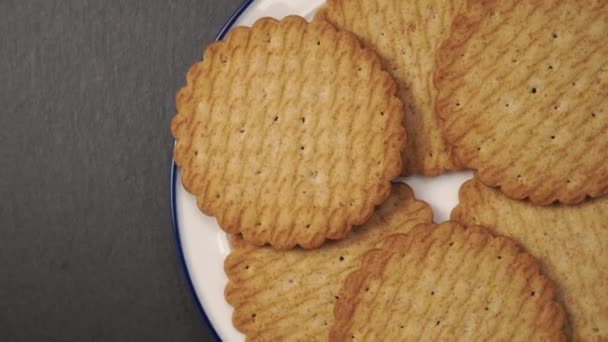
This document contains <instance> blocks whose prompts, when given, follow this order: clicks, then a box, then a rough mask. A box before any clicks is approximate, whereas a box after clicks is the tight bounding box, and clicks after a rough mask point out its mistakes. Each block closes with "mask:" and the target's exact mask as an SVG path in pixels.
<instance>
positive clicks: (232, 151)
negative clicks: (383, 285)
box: [171, 16, 405, 249]
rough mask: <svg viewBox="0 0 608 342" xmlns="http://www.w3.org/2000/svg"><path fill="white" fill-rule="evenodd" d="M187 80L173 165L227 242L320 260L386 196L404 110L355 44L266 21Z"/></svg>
mask: <svg viewBox="0 0 608 342" xmlns="http://www.w3.org/2000/svg"><path fill="white" fill-rule="evenodd" d="M187 80H188V82H187V86H186V87H185V88H183V89H181V90H180V91H179V93H178V95H177V110H178V113H177V115H176V116H175V118H174V119H173V121H172V126H171V128H172V132H173V135H174V136H175V138H176V141H177V142H176V146H175V151H174V157H175V161H176V163H177V164H178V165H179V166H180V167H181V170H182V174H181V178H182V183H183V185H184V187H185V188H186V190H188V191H189V192H191V193H192V194H194V195H196V196H197V200H198V206H199V208H200V209H201V210H202V211H203V212H204V213H205V214H207V215H211V216H216V217H217V219H218V222H219V225H220V226H221V227H222V228H223V229H224V230H225V231H227V232H228V233H242V235H243V236H244V238H245V240H247V241H250V242H252V243H254V244H256V245H263V244H266V243H269V244H271V245H272V246H274V247H276V248H281V249H287V248H292V247H294V246H295V245H296V244H298V245H301V246H303V247H305V248H313V247H317V246H319V245H321V244H322V243H323V241H324V240H325V239H326V238H330V239H340V238H343V237H344V236H345V235H346V234H347V233H348V231H349V230H350V229H351V226H352V225H357V224H363V223H365V222H366V221H367V220H368V219H369V217H370V216H371V214H372V211H373V209H374V207H375V206H376V205H378V204H380V203H382V201H383V200H384V199H386V198H387V196H388V195H389V193H390V184H391V183H390V181H391V180H392V179H393V178H394V177H396V176H397V175H399V172H400V169H401V157H400V151H401V149H402V147H403V145H404V143H405V129H404V128H403V125H402V121H403V105H402V103H401V101H400V100H399V99H398V98H397V97H395V96H394V95H395V92H396V85H395V83H394V81H393V80H392V78H391V77H390V76H389V74H387V73H386V72H384V71H383V69H382V64H381V62H380V60H379V58H378V57H377V56H376V54H375V53H374V52H373V51H372V50H370V49H365V48H363V47H362V46H361V45H360V43H359V41H358V40H357V39H356V37H355V36H354V35H353V34H351V33H346V32H337V31H336V30H335V29H334V28H333V27H332V26H331V25H330V24H327V23H313V24H309V23H307V22H306V21H305V20H304V19H303V18H300V17H296V16H290V17H287V18H285V19H283V20H282V21H277V20H274V19H270V18H264V19H260V20H259V21H257V22H256V23H255V24H254V25H253V27H252V28H245V27H238V28H235V29H233V30H232V31H231V32H230V33H229V34H228V36H227V37H226V39H225V40H223V41H218V42H215V43H213V44H212V45H211V46H209V48H207V50H206V52H205V55H204V60H203V61H201V62H199V63H197V64H195V65H194V66H193V67H192V68H191V69H190V70H189V72H188V77H187Z"/></svg>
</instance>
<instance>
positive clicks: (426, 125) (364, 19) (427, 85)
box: [315, 0, 465, 176]
mask: <svg viewBox="0 0 608 342" xmlns="http://www.w3.org/2000/svg"><path fill="white" fill-rule="evenodd" d="M464 4H465V0H428V1H404V0H402V1H399V0H328V1H327V3H326V5H325V6H324V7H322V8H321V9H320V10H319V12H318V13H317V15H316V17H315V19H316V20H326V21H329V22H330V23H332V24H333V25H334V26H336V27H337V28H339V29H345V30H349V31H352V32H354V33H356V34H357V35H358V36H359V37H360V38H361V40H362V41H363V42H364V43H365V44H366V45H367V46H370V47H372V48H374V49H375V50H376V51H377V52H378V54H379V55H380V56H381V57H382V60H383V63H384V65H385V67H386V69H387V70H388V71H389V72H390V73H391V75H392V76H393V77H394V78H395V80H396V81H397V84H398V85H399V96H400V98H401V100H402V101H403V103H404V105H405V106H406V122H407V124H406V128H407V130H408V145H407V147H406V148H405V149H404V150H403V154H402V157H403V161H404V163H403V166H404V169H403V173H402V174H403V175H411V174H414V173H422V174H424V175H427V176H436V175H438V174H440V173H442V172H444V171H446V170H457V169H459V168H460V166H459V164H458V162H457V161H456V159H455V158H454V157H453V154H452V150H451V147H450V146H449V145H448V144H446V143H445V141H444V139H443V136H442V135H441V130H440V125H439V119H438V117H437V115H435V98H436V96H437V94H436V90H435V87H434V85H433V73H434V71H435V54H436V52H437V49H438V48H439V45H440V44H441V42H442V41H443V40H444V39H445V38H447V37H448V35H449V32H450V27H451V24H452V21H453V19H454V18H455V16H456V15H457V14H458V12H459V11H460V10H461V9H462V7H463V6H464Z"/></svg>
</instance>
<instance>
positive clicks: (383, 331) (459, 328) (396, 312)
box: [330, 222, 565, 341]
mask: <svg viewBox="0 0 608 342" xmlns="http://www.w3.org/2000/svg"><path fill="white" fill-rule="evenodd" d="M553 286H554V285H553V284H552V283H551V281H550V280H549V279H547V278H546V277H544V276H543V275H541V274H540V273H539V266H538V262H537V261H536V259H534V258H533V257H532V256H530V255H529V254H527V253H525V252H523V251H521V250H520V248H519V247H518V246H517V244H516V243H515V242H514V241H513V240H511V239H509V238H506V237H495V236H493V235H492V234H490V233H489V231H488V230H486V229H485V228H481V227H469V228H465V227H463V226H460V225H458V224H456V223H453V222H447V223H443V224H440V225H420V226H417V227H416V228H414V229H413V230H412V231H410V233H408V234H406V235H403V234H400V235H394V236H391V237H389V238H387V240H386V242H385V244H384V246H383V247H382V248H380V249H373V250H371V251H369V252H368V253H367V254H365V256H364V257H363V259H362V264H361V267H360V269H359V270H357V271H355V272H353V273H351V274H350V275H349V276H348V277H347V278H346V280H345V282H344V285H343V287H342V289H341V291H340V299H339V300H338V301H337V303H336V305H335V319H336V321H335V323H334V326H333V327H332V329H331V334H330V340H331V341H456V340H460V341H482V340H492V341H561V340H565V337H564V334H563V326H564V323H565V319H564V312H563V309H562V307H561V306H560V305H559V304H558V303H556V302H555V301H554V289H553Z"/></svg>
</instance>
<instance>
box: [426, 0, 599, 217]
mask: <svg viewBox="0 0 608 342" xmlns="http://www.w3.org/2000/svg"><path fill="white" fill-rule="evenodd" d="M470 3H471V4H472V6H471V8H468V9H467V11H465V12H464V15H462V16H459V17H458V18H457V19H456V20H455V23H454V26H453V29H452V30H451V35H450V37H449V38H448V39H447V40H446V41H445V42H444V44H443V45H442V47H441V48H440V50H439V53H438V66H437V72H436V82H435V84H436V86H437V88H438V92H439V96H438V98H437V113H438V114H439V115H440V117H441V118H442V119H443V120H444V123H443V132H444V136H445V138H446V140H447V141H448V143H450V144H451V145H453V146H454V151H455V153H456V155H457V156H458V158H459V159H460V161H461V162H463V163H464V165H465V166H466V167H469V168H472V169H475V170H477V176H478V177H479V179H480V180H481V181H482V182H483V183H485V184H486V185H489V186H492V187H500V188H501V190H502V191H503V192H504V193H505V194H506V195H507V196H509V197H511V198H514V199H524V198H529V199H530V200H531V201H532V202H533V203H536V204H542V205H547V204H551V203H553V202H556V201H559V202H561V203H565V204H577V203H580V202H582V201H583V200H584V199H585V198H586V197H599V196H602V195H606V194H608V162H607V161H608V91H607V89H608V44H607V43H606V42H607V40H606V37H607V36H608V1H604V0H582V1H581V0H546V1H540V0H535V1H534V0H532V1H530V0H526V1H524V0H504V1H496V0H490V1H471V2H470Z"/></svg>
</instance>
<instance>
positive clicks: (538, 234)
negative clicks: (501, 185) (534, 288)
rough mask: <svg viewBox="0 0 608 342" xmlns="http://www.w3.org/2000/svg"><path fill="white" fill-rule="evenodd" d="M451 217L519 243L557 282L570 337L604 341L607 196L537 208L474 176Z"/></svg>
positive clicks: (607, 320) (607, 334)
mask: <svg viewBox="0 0 608 342" xmlns="http://www.w3.org/2000/svg"><path fill="white" fill-rule="evenodd" d="M452 220H455V221H458V222H461V223H463V224H467V225H483V226H486V227H489V228H491V229H493V230H494V231H495V232H496V233H498V234H502V235H507V236H510V237H512V238H514V239H516V240H518V241H519V242H521V244H522V246H523V247H524V248H526V250H528V251H529V252H530V253H531V254H533V255H534V256H536V257H538V258H539V259H540V261H541V262H542V265H543V271H544V273H546V274H547V275H548V276H549V277H550V278H551V279H554V280H555V281H556V282H557V285H558V287H557V289H558V294H559V296H558V297H559V299H560V300H562V301H563V303H564V304H565V307H566V310H567V312H568V313H569V314H570V315H569V321H570V325H571V328H572V329H571V330H572V336H573V338H574V340H577V341H598V340H600V341H604V340H608V197H602V198H598V199H595V200H590V201H587V202H585V203H583V204H580V205H577V206H565V205H553V206H548V207H541V206H535V205H532V204H530V203H526V202H522V201H515V200H511V199H509V198H507V197H506V196H505V195H504V194H502V193H500V191H498V190H496V189H492V188H489V187H487V186H485V185H483V184H481V183H480V182H479V181H477V180H472V181H469V182H467V183H465V184H464V185H463V186H462V188H461V189H460V204H459V205H458V207H456V208H455V209H454V211H453V212H452Z"/></svg>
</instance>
